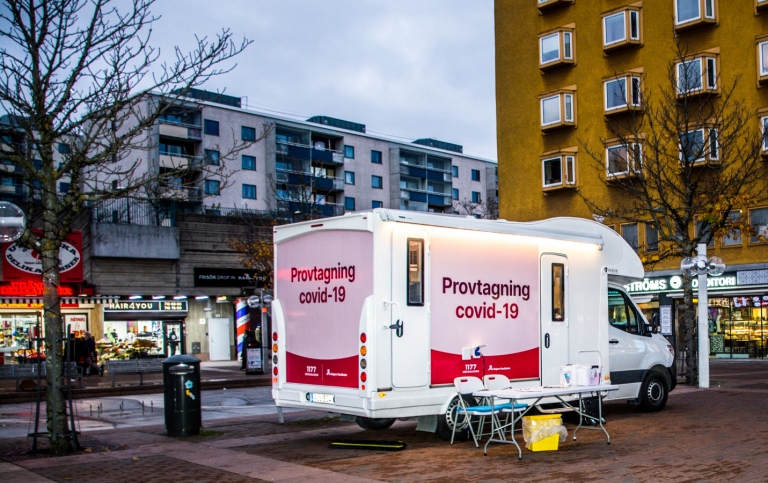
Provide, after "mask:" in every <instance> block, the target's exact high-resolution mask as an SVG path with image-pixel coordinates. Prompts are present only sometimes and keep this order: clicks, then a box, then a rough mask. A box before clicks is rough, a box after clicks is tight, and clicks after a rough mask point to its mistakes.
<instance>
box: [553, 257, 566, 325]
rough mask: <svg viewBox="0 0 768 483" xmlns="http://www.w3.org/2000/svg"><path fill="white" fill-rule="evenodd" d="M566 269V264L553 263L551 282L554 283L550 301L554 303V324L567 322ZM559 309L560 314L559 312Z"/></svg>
mask: <svg viewBox="0 0 768 483" xmlns="http://www.w3.org/2000/svg"><path fill="white" fill-rule="evenodd" d="M566 273H567V272H566V269H565V264H564V263H553V264H551V266H550V280H551V281H552V287H551V289H552V291H551V294H550V295H551V297H550V301H551V302H552V307H551V308H552V313H551V315H552V319H551V320H552V322H565V314H566V305H565V304H566V301H567V297H566V296H565V290H566V284H565V277H566ZM558 309H559V312H558Z"/></svg>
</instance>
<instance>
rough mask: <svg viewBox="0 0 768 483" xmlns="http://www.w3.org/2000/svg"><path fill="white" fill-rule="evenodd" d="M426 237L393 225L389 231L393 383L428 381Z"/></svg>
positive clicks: (421, 383)
mask: <svg viewBox="0 0 768 483" xmlns="http://www.w3.org/2000/svg"><path fill="white" fill-rule="evenodd" d="M428 259H429V237H428V234H427V232H426V231H424V230H418V229H407V228H396V229H395V230H394V232H393V234H392V299H391V300H392V301H393V303H392V304H391V309H390V311H389V313H390V331H389V332H390V337H391V340H392V345H391V347H392V386H393V387H421V386H426V385H427V384H429V287H428V286H427V280H429V278H428V276H427V273H428V272H427V270H428V263H427V261H428Z"/></svg>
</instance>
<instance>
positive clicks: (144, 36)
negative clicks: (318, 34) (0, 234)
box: [0, 0, 250, 455]
mask: <svg viewBox="0 0 768 483" xmlns="http://www.w3.org/2000/svg"><path fill="white" fill-rule="evenodd" d="M153 3H154V0H131V1H129V2H128V3H125V2H117V1H112V0H93V1H87V0H61V1H57V2H51V1H43V0H4V2H3V4H4V5H3V7H2V9H0V70H1V71H2V73H0V107H2V110H3V111H4V112H5V113H6V114H7V119H8V120H9V122H8V126H7V129H6V132H5V133H4V142H3V150H4V153H3V155H4V157H5V158H7V159H9V160H11V161H12V162H13V163H15V165H16V166H17V167H18V169H19V170H20V171H21V172H22V173H23V178H24V180H25V183H26V184H28V185H29V186H30V187H31V188H32V191H31V192H30V193H29V195H30V196H29V197H28V200H27V201H28V202H27V206H26V208H27V210H28V215H30V216H29V218H30V219H33V220H35V221H36V222H37V226H38V227H39V228H41V229H42V235H40V236H35V235H33V234H32V232H30V231H29V230H27V231H26V232H25V234H24V235H23V236H22V239H21V241H20V242H21V243H25V244H27V245H28V246H30V247H32V248H34V249H36V250H37V251H38V252H39V253H40V254H41V256H42V270H43V275H42V278H43V285H44V294H43V304H44V309H43V310H44V323H45V346H46V351H47V359H46V366H47V376H46V378H47V384H48V390H47V392H46V397H47V429H48V437H49V441H50V448H51V452H52V454H54V455H60V454H64V453H66V452H68V451H69V450H70V449H72V444H71V437H72V435H71V434H68V430H67V424H66V415H65V404H64V397H63V392H62V390H61V388H62V386H64V381H63V377H62V339H63V338H62V329H63V326H62V321H61V309H60V303H59V295H58V290H57V288H58V285H59V247H60V246H61V243H62V241H63V240H64V237H65V236H66V235H67V233H69V231H70V224H71V222H72V220H73V218H74V217H75V216H77V214H78V213H79V212H81V211H82V209H83V208H84V206H86V204H88V203H95V202H98V201H100V200H104V199H111V198H125V197H146V196H152V197H155V198H158V197H168V198H173V197H174V196H176V195H175V194H174V193H178V192H179V191H185V190H186V188H190V187H192V184H191V182H192V180H191V179H190V166H189V165H186V166H184V165H179V166H172V167H170V168H169V169H166V170H164V171H162V172H160V171H158V170H157V168H154V169H151V167H148V165H147V163H148V160H147V159H144V157H142V156H138V155H137V154H136V153H137V152H141V150H143V151H144V152H145V153H146V152H147V150H148V149H150V148H151V137H150V131H151V128H152V127H153V126H154V125H155V123H156V122H157V121H158V119H159V118H160V117H161V116H163V115H164V114H165V113H167V112H169V109H171V108H172V107H173V106H175V105H177V104H179V99H180V98H182V97H183V96H184V95H185V94H186V93H187V92H188V91H189V89H190V88H193V87H196V86H200V85H201V84H203V83H204V82H205V81H206V80H208V79H210V78H211V77H213V76H217V75H221V74H225V73H227V72H229V71H230V70H231V69H232V68H234V66H235V64H234V63H233V62H232V59H233V57H235V56H236V55H237V54H239V53H240V52H242V51H243V49H245V48H246V47H247V46H248V44H249V43H250V41H248V40H245V39H244V40H242V41H241V42H239V43H235V42H233V39H232V34H231V32H230V31H229V30H222V31H221V32H220V33H218V34H217V35H216V36H215V38H212V39H208V38H207V37H202V38H196V41H197V43H196V46H195V48H194V49H193V50H192V51H191V52H188V53H185V52H182V51H181V50H179V49H178V48H177V49H176V50H175V52H174V54H175V56H174V58H173V60H170V61H167V62H162V63H160V64H159V65H156V62H157V61H159V60H160V52H159V50H157V49H155V48H153V47H151V45H150V35H151V28H150V27H151V25H152V23H153V22H154V21H155V20H157V17H155V16H154V15H153V14H152V13H151V11H150V8H151V6H152V4H153ZM60 145H64V146H65V148H61V147H60ZM55 151H58V152H59V153H61V159H63V161H61V162H60V163H57V162H55V160H54V158H55V155H54V152H55ZM129 156H134V157H136V158H135V159H132V158H129ZM224 157H225V156H222V158H224ZM202 164H203V169H207V170H210V172H211V173H215V174H220V175H224V174H225V173H224V163H223V162H220V161H219V160H215V162H214V160H207V161H205V160H204V161H203V162H202ZM60 181H63V182H68V183H69V189H68V191H66V193H64V194H57V185H58V183H59V182H60Z"/></svg>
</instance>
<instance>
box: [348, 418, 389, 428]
mask: <svg viewBox="0 0 768 483" xmlns="http://www.w3.org/2000/svg"><path fill="white" fill-rule="evenodd" d="M355 422H356V423H357V425H358V426H360V427H361V428H363V429H367V430H369V431H381V430H383V429H389V427H390V426H392V425H393V424H395V420H394V418H364V417H362V416H358V417H356V418H355Z"/></svg>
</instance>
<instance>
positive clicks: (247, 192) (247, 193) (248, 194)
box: [243, 184, 256, 200]
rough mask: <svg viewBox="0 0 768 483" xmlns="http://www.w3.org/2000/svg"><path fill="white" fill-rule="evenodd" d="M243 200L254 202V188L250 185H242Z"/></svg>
mask: <svg viewBox="0 0 768 483" xmlns="http://www.w3.org/2000/svg"><path fill="white" fill-rule="evenodd" d="M243 198H245V199H248V200H255V199H256V186H254V185H252V184H244V185H243Z"/></svg>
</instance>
